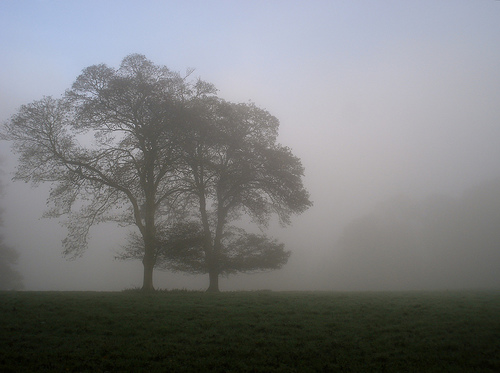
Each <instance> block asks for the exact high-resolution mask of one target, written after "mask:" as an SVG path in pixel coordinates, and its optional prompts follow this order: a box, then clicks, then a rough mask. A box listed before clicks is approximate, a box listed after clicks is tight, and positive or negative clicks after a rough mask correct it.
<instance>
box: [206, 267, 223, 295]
mask: <svg viewBox="0 0 500 373" xmlns="http://www.w3.org/2000/svg"><path fill="white" fill-rule="evenodd" d="M208 278H209V281H210V284H209V286H208V289H207V292H209V293H218V292H219V291H220V290H219V274H218V273H217V271H214V270H210V271H209V272H208Z"/></svg>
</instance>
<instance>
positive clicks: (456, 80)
mask: <svg viewBox="0 0 500 373" xmlns="http://www.w3.org/2000/svg"><path fill="white" fill-rule="evenodd" d="M0 24H1V27H0V45H1V46H2V53H1V54H0V120H1V121H2V122H3V121H4V120H6V119H8V118H9V117H10V116H11V115H12V114H14V113H15V111H16V109H17V108H18V107H19V106H20V105H21V104H23V103H28V102H31V101H32V100H35V99H40V98H41V97H42V96H43V95H53V96H59V95H61V94H63V93H64V90H65V89H67V88H69V87H70V86H71V84H72V82H73V81H74V79H75V78H76V77H77V76H78V75H79V73H80V72H81V70H82V69H83V68H85V67H87V66H90V65H93V64H97V63H106V64H108V65H111V66H114V67H117V66H118V65H119V63H120V61H121V60H122V59H123V57H125V56H126V55H128V54H130V53H142V54H145V55H146V56H147V57H148V58H149V59H151V60H152V61H153V62H154V63H156V64H163V65H167V66H168V67H169V68H170V69H172V70H177V71H184V70H186V69H187V68H190V67H194V68H195V69H196V72H195V74H196V75H197V76H199V77H201V78H203V79H205V80H208V81H210V82H212V83H214V84H215V85H216V86H217V87H218V88H219V90H220V92H219V93H220V96H221V97H223V98H225V99H227V100H230V101H248V100H252V101H254V102H255V103H256V104H257V105H258V106H260V107H263V108H266V109H267V110H269V111H270V112H271V113H272V114H273V115H275V116H276V117H278V119H280V121H281V127H280V141H281V142H282V143H283V144H284V145H287V146H290V147H291V148H292V150H293V152H294V153H295V154H296V155H297V156H299V157H300V158H301V159H302V161H303V164H304V166H305V169H306V176H305V184H306V185H307V187H308V189H309V191H310V193H311V197H312V200H313V201H314V202H315V205H314V207H313V208H311V209H310V210H309V211H307V212H306V213H304V214H303V215H301V216H299V217H297V218H295V219H294V220H293V222H294V223H293V226H292V227H291V228H288V229H277V230H276V231H274V232H273V234H274V235H275V236H276V237H278V238H279V239H281V240H282V241H284V242H285V243H286V244H287V247H288V248H289V249H291V250H292V251H293V255H292V259H291V260H290V263H289V264H288V265H287V267H286V268H285V269H283V270H282V271H278V272H275V273H271V274H265V275H253V276H241V277H238V278H232V277H230V278H229V279H228V280H225V279H223V280H222V282H221V288H222V289H223V290H227V289H248V288H272V289H292V288H298V289H316V288H318V289H319V288H321V289H327V288H328V289H340V288H342V286H341V285H340V284H338V283H335V282H333V283H332V282H329V280H328V279H327V277H328V276H326V277H325V276H324V274H325V273H328V271H330V270H333V269H332V268H334V267H335V258H336V250H337V245H336V241H337V239H338V237H339V236H340V234H341V232H342V230H343V229H344V228H345V227H346V225H347V224H348V223H349V222H351V221H352V220H353V219H355V218H357V217H359V216H361V215H363V214H366V213H368V212H369V211H371V210H372V209H373V208H374V206H377V205H378V204H379V203H380V202H381V201H384V200H386V199H388V198H391V197H392V196H394V195H399V194H404V195H407V196H409V197H410V198H417V199H420V198H423V197H425V196H427V195H431V194H435V193H442V194H447V195H451V196H457V195H460V194H461V193H462V192H463V191H464V190H466V189H468V188H470V187H472V186H474V185H477V184H480V183H482V182H483V181H485V180H488V179H495V178H498V177H500V1H494V0H463V1H461V0H449V1H446V0H443V1H436V0H427V1H426V0H419V1H400V0H394V1H389V0H379V1H376V0H366V1H356V0H352V1H340V0H339V1H307V2H304V1H290V0H287V1H284V0H283V1H269V0H268V1H147V0H146V1H144V0H141V1H126V0H116V1H103V0H99V1H92V0H82V1H78V0H74V1H63V0H60V1H57V0H39V1H23V0H16V1H14V0H3V1H0ZM0 154H1V156H2V157H3V158H4V159H5V161H4V163H3V168H4V171H5V172H6V173H7V172H11V171H12V170H13V166H14V159H13V157H12V156H11V155H10V151H9V145H8V144H7V143H4V142H2V143H0ZM3 179H4V180H5V181H6V183H9V185H8V186H7V187H6V191H5V195H4V197H3V201H2V205H4V206H5V211H4V226H5V229H6V232H5V235H6V237H7V240H8V242H9V243H11V244H12V245H13V246H15V247H16V248H17V249H18V250H19V252H20V253H21V258H20V265H19V268H20V269H22V271H23V274H24V277H25V284H26V287H27V288H28V289H106V290H112V289H122V288H125V287H133V286H138V285H140V283H141V271H142V268H141V263H139V262H137V263H116V262H115V261H113V259H112V258H113V250H116V249H117V246H118V245H119V244H120V243H121V242H122V238H121V237H122V236H121V232H120V231H118V230H115V228H114V227H113V226H111V225H109V226H105V227H99V228H97V229H96V230H95V231H94V233H95V234H94V237H95V239H94V240H93V241H92V242H91V246H90V248H89V250H88V252H87V254H86V255H85V256H84V257H83V258H82V259H79V260H77V261H74V262H67V261H65V260H64V259H61V255H60V252H61V247H60V241H61V239H62V238H64V231H63V230H61V229H60V228H58V224H57V222H56V221H51V220H40V216H41V214H42V212H43V209H44V206H45V197H46V196H47V188H46V187H42V188H38V189H31V188H29V186H26V185H24V184H22V183H15V184H12V183H10V181H9V180H10V176H8V175H7V176H4V177H3ZM330 262H331V263H332V267H330V264H329V263H330ZM325 263H326V264H325ZM155 282H156V286H158V287H168V288H173V287H177V288H179V287H194V288H204V287H205V286H206V284H207V279H206V278H204V277H203V278H198V277H184V276H182V275H170V274H158V275H156V279H155Z"/></svg>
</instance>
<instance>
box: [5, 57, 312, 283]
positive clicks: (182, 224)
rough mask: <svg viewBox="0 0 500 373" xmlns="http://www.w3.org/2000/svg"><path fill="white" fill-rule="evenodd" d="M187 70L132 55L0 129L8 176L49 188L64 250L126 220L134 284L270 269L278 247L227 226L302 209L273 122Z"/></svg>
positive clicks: (94, 69)
mask: <svg viewBox="0 0 500 373" xmlns="http://www.w3.org/2000/svg"><path fill="white" fill-rule="evenodd" d="M191 75H192V71H188V72H187V73H186V74H185V75H181V74H180V73H177V72H173V71H171V70H169V69H168V68H167V67H165V66H158V65H155V64H153V63H152V62H151V61H149V60H148V59H146V57H145V56H143V55H139V54H132V55H129V56H127V57H125V58H124V59H123V61H122V63H121V65H120V67H119V68H118V69H114V68H112V67H109V66H107V65H104V64H99V65H93V66H90V67H88V68H86V69H84V70H83V72H82V74H81V75H80V76H78V77H77V79H76V80H75V82H74V83H73V85H72V87H71V88H70V89H69V90H68V91H67V92H66V93H65V94H64V95H63V96H62V97H61V98H58V99H55V98H52V97H44V98H42V99H41V100H38V101H35V102H32V103H30V104H27V105H24V106H22V107H21V108H20V109H19V111H18V112H17V113H16V114H15V115H14V116H13V117H12V118H11V119H10V120H9V121H7V122H6V123H5V124H4V126H3V130H2V137H3V138H4V139H7V140H10V141H12V143H13V150H14V152H15V153H17V154H18V155H19V166H18V168H17V171H16V175H15V179H17V180H23V181H26V182H31V183H32V184H33V185H35V186H36V185H38V184H40V183H50V184H51V185H52V189H51V191H50V195H49V197H48V203H49V205H50V208H49V210H48V211H47V212H46V214H45V216H47V217H58V218H59V217H62V216H66V220H65V221H64V224H65V225H66V226H67V228H68V235H67V237H66V238H65V239H64V240H63V253H64V255H65V256H67V257H68V258H76V257H79V256H81V255H82V254H83V252H84V251H85V249H86V247H87V241H88V236H89V230H90V228H91V226H93V225H95V224H98V223H101V222H105V221H113V222H116V223H118V224H120V225H130V226H135V227H136V229H135V230H134V231H132V232H131V235H130V239H129V242H128V244H127V245H126V247H125V248H124V250H123V253H122V254H121V255H120V258H122V259H140V260H142V263H143V266H144V278H143V286H142V289H143V290H144V291H150V290H154V287H153V269H154V268H155V267H157V268H161V269H168V270H174V271H185V272H190V273H208V275H209V280H210V284H209V288H208V290H210V291H219V284H218V279H219V276H220V275H228V274H232V273H237V272H249V271H257V270H267V269H277V268H280V267H281V266H283V265H284V264H286V262H287V260H288V257H289V255H290V252H289V251H286V250H285V248H284V245H283V244H281V243H279V242H277V241H275V240H273V239H271V238H269V237H267V236H266V235H264V234H262V235H257V234H250V233H247V232H246V231H245V230H243V229H241V228H238V227H237V226H235V225H234V224H232V223H233V222H235V221H237V220H238V219H239V218H240V217H241V215H242V214H246V215H249V216H250V217H251V218H252V220H253V221H254V222H255V223H257V224H258V225H259V226H261V227H265V226H266V225H267V223H268V222H269V219H270V218H271V216H277V217H278V218H279V221H280V222H281V223H282V224H285V225H286V224H289V223H290V217H291V215H292V214H298V213H301V212H303V211H304V210H306V209H307V208H308V207H310V206H311V205H312V203H311V201H310V200H309V195H308V192H307V191H306V189H305V188H304V186H303V183H302V177H303V172H304V169H303V167H302V164H301V162H300V160H299V159H298V158H297V157H295V156H294V155H293V154H292V152H291V150H290V149H289V148H287V147H285V146H282V145H280V144H279V143H278V142H277V135H278V127H279V121H278V120H277V119H276V118H275V117H274V116H272V115H271V114H269V113H268V112H267V111H266V110H263V109H261V108H258V107H257V106H256V105H255V104H253V103H243V104H242V103H231V102H227V101H225V100H223V99H221V98H220V97H218V96H217V90H216V89H215V87H214V85H212V84H210V83H208V82H205V81H203V80H201V79H193V78H191Z"/></svg>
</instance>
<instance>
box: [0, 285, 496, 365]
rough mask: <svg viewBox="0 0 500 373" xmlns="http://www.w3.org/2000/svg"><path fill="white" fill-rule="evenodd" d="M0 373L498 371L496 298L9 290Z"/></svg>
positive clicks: (1, 313)
mask: <svg viewBox="0 0 500 373" xmlns="http://www.w3.org/2000/svg"><path fill="white" fill-rule="evenodd" d="M0 317H1V318H0V371H1V372H334V371H339V372H498V371H500V292H427V293H424V292H402V293H389V292H387V293H376V292H375V293H322V292H234V293H222V294H207V293H203V292H186V291H184V292H182V291H180V292H158V293H155V294H141V293H137V292H118V293H99V292H2V293H0Z"/></svg>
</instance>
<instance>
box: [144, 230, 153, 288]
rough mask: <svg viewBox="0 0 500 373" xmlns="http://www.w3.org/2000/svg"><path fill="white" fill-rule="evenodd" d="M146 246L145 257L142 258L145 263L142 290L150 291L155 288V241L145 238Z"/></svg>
mask: <svg viewBox="0 0 500 373" xmlns="http://www.w3.org/2000/svg"><path fill="white" fill-rule="evenodd" d="M144 246H145V250H144V258H142V264H143V265H144V280H143V282H142V291H144V292H149V291H154V290H155V289H154V287H153V270H154V267H155V263H156V258H155V254H154V241H152V240H150V239H148V240H145V242H144Z"/></svg>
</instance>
